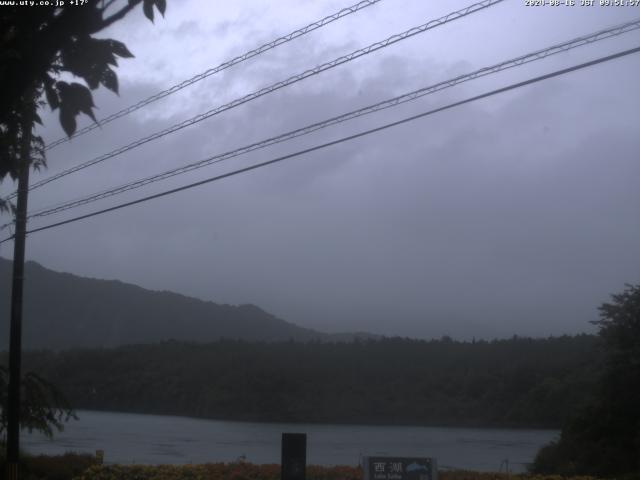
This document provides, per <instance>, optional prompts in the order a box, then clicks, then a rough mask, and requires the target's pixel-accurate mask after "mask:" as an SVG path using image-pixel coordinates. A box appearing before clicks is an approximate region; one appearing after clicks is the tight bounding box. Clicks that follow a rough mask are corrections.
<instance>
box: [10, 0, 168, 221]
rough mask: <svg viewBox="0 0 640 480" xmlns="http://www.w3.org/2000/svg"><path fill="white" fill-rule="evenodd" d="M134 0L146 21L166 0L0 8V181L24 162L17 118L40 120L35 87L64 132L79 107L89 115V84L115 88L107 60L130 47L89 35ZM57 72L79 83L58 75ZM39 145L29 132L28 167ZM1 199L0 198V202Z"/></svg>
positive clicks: (37, 158) (39, 153)
mask: <svg viewBox="0 0 640 480" xmlns="http://www.w3.org/2000/svg"><path fill="white" fill-rule="evenodd" d="M139 4H142V8H143V11H144V14H145V15H146V16H147V18H148V19H149V20H151V21H153V18H154V7H155V8H157V10H158V11H159V12H160V13H161V14H162V15H164V12H165V9H166V0H128V1H127V2H126V3H124V5H122V6H120V7H119V8H115V7H116V6H117V5H116V2H115V0H109V1H104V0H102V1H99V0H88V1H87V2H86V3H85V4H83V5H79V6H69V5H67V6H65V7H59V8H52V7H34V8H27V7H24V6H4V7H2V9H0V32H1V33H0V181H2V180H3V179H4V178H5V177H6V176H7V175H9V176H10V177H11V178H13V179H14V180H15V179H16V178H17V176H18V172H19V171H20V165H21V164H22V163H23V162H24V159H22V158H20V157H21V156H20V151H21V142H22V138H23V135H25V134H26V133H27V132H26V131H23V130H26V129H25V128H24V124H25V123H26V124H31V125H32V128H33V126H34V125H35V123H36V122H38V123H39V122H40V117H39V116H38V114H37V108H38V107H39V106H41V105H43V103H44V102H42V101H38V99H40V98H41V97H42V96H43V94H44V98H45V99H46V102H47V103H48V104H49V106H50V107H51V108H52V109H53V110H58V111H59V115H60V117H59V118H60V123H61V124H62V128H63V129H64V131H65V133H66V134H67V135H69V136H71V135H73V133H74V132H75V130H76V117H77V116H78V115H79V114H80V113H84V114H85V115H88V116H89V117H91V118H92V119H93V120H94V121H95V120H96V119H95V116H94V114H93V108H94V104H93V97H92V95H91V90H95V89H96V88H98V87H99V86H100V85H102V86H104V87H106V88H108V89H109V90H111V91H113V92H115V93H117V92H118V77H117V75H116V73H115V72H114V70H113V67H115V66H117V58H118V57H121V58H129V57H133V55H132V54H131V52H130V51H129V50H128V49H127V47H126V45H124V44H123V43H122V42H119V41H117V40H112V39H99V38H94V37H93V35H94V34H95V33H97V32H100V31H101V30H103V29H105V28H106V27H108V26H110V25H112V24H113V23H114V22H117V21H118V20H120V19H122V18H124V17H125V16H126V15H127V14H128V13H129V12H131V11H132V10H133V9H134V8H136V7H137V6H138V5H139ZM63 72H66V73H71V74H72V75H74V76H75V77H78V78H79V79H82V80H83V81H84V82H85V84H86V85H85V84H81V83H76V82H71V83H69V82H66V81H62V80H59V75H60V74H61V73H63ZM24 118H28V119H29V121H27V122H25V121H24ZM31 120H33V121H31ZM29 133H30V132H29ZM43 147H44V145H43V142H42V139H41V138H40V137H38V136H35V135H34V136H33V137H32V139H31V155H30V159H29V161H30V162H31V165H32V166H33V167H35V168H37V167H39V166H42V165H44V164H45V156H44V148H43ZM9 207H10V205H8V203H7V202H5V201H0V209H7V208H9Z"/></svg>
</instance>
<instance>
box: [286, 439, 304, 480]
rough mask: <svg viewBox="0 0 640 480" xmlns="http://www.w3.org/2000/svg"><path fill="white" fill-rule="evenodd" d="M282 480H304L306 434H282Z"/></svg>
mask: <svg viewBox="0 0 640 480" xmlns="http://www.w3.org/2000/svg"><path fill="white" fill-rule="evenodd" d="M281 465H282V473H281V479H282V480H305V476H306V470H307V434H306V433H283V434H282V463H281Z"/></svg>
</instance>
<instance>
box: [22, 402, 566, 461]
mask: <svg viewBox="0 0 640 480" xmlns="http://www.w3.org/2000/svg"><path fill="white" fill-rule="evenodd" d="M78 417H79V420H78V421H71V422H70V423H68V424H67V426H66V427H65V430H64V432H62V433H59V434H57V435H56V436H55V439H54V440H48V439H47V438H46V437H43V436H42V435H39V434H31V435H25V436H24V437H23V440H22V445H23V447H24V448H25V449H26V450H27V451H29V452H32V453H50V454H60V453H64V452H66V451H76V452H89V453H95V451H96V449H102V450H104V451H105V462H106V463H123V464H130V463H144V464H167V463H172V464H183V463H207V462H218V461H224V462H228V461H233V460H237V459H238V457H240V456H245V457H246V460H247V461H248V462H252V463H280V437H281V434H282V432H304V433H306V434H307V463H309V464H316V465H354V466H355V465H357V464H358V463H359V459H360V457H361V456H362V455H400V456H401V455H406V456H413V455H416V456H426V457H435V458H436V459H437V460H438V465H439V466H440V467H441V468H465V469H473V470H482V471H492V470H495V471H498V470H499V469H500V468H501V463H502V462H503V461H504V460H505V459H508V460H509V469H510V471H514V472H519V471H523V470H524V469H525V467H526V464H527V463H530V462H531V461H532V460H533V458H534V456H535V454H536V452H537V450H538V449H539V448H540V447H541V446H542V445H544V444H546V443H548V442H549V441H551V440H553V439H555V438H557V436H558V433H559V432H558V431H556V430H502V429H471V428H439V427H394V426H363V425H356V426H353V425H307V424H286V423H247V422H228V421H217V420H201V419H194V418H185V417H170V416H158V415H137V414H128V413H108V412H90V411H79V412H78ZM502 468H503V469H504V466H503V467H502Z"/></svg>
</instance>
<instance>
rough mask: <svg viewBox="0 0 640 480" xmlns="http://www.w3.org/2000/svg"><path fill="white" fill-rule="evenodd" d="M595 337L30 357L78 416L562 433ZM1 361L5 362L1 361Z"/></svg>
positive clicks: (583, 388)
mask: <svg viewBox="0 0 640 480" xmlns="http://www.w3.org/2000/svg"><path fill="white" fill-rule="evenodd" d="M596 344H597V341H596V338H595V337H593V336H586V335H584V336H578V337H560V338H550V339H540V340H532V339H527V338H513V339H510V340H501V341H492V342H484V341H476V342H475V343H469V342H455V341H451V340H449V341H437V340H435V341H416V340H406V339H399V338H397V339H384V340H380V341H366V342H356V343H320V342H311V343H296V342H279V343H248V342H241V341H231V340H227V341H220V342H216V343H211V344H193V343H180V342H165V343H163V344H157V345H136V346H128V347H121V348H117V349H112V350H109V349H101V350H71V351H65V352H58V353H51V352H44V351H40V352H31V353H28V354H26V355H25V358H24V362H25V364H26V365H28V366H29V368H30V369H32V370H34V371H37V372H39V373H40V374H42V375H43V376H46V378H49V379H51V380H52V381H53V382H55V383H56V385H58V386H59V387H60V389H61V390H62V391H63V392H64V393H65V394H66V395H67V396H68V397H69V399H70V400H71V401H72V402H73V404H74V405H75V406H76V407H77V408H86V409H94V410H111V411H128V412H139V413H157V414H175V415H187V416H195V417H207V418H218V419H235V420H248V421H292V422H333V423H378V424H383V423H386V424H423V425H460V426H462V425H466V426H516V427H517V426H520V427H559V426H560V425H561V423H562V421H563V420H564V418H566V416H568V415H569V413H570V412H571V410H572V408H573V407H574V406H575V405H576V404H580V403H582V402H584V401H585V400H586V399H587V398H588V395H589V392H590V391H591V390H592V388H593V385H592V384H591V375H592V372H593V371H594V370H596V369H597V368H598V363H599V359H598V356H597V355H594V353H597V349H596ZM1 360H2V359H1V358H0V362H1Z"/></svg>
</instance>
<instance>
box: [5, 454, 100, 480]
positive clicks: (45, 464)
mask: <svg viewBox="0 0 640 480" xmlns="http://www.w3.org/2000/svg"><path fill="white" fill-rule="evenodd" d="M96 463H97V460H96V457H94V456H93V455H89V454H80V453H71V452H68V453H65V454H64V455H29V454H23V455H22V457H21V459H20V479H21V480H44V479H47V480H72V479H73V478H75V477H77V476H79V475H82V473H83V472H84V471H85V470H87V469H88V468H90V467H92V466H94V465H96ZM5 476H6V460H5V453H4V450H3V451H2V453H1V454H0V480H5V478H6V477H5Z"/></svg>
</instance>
